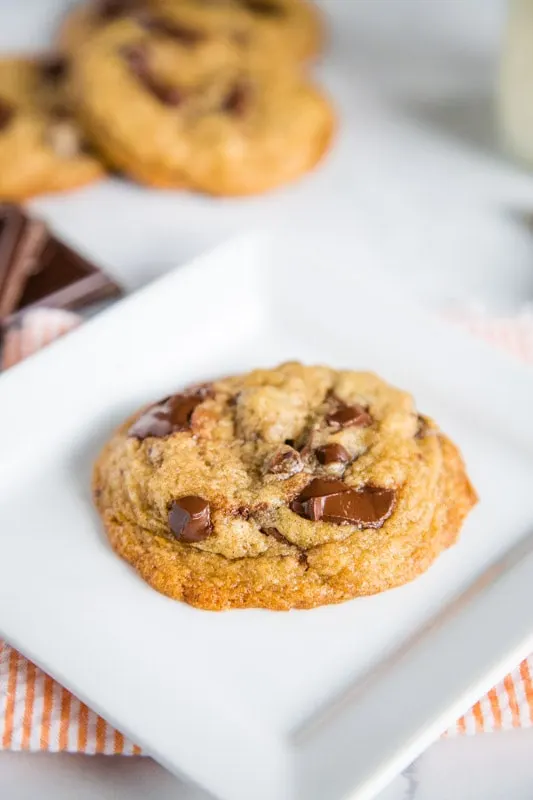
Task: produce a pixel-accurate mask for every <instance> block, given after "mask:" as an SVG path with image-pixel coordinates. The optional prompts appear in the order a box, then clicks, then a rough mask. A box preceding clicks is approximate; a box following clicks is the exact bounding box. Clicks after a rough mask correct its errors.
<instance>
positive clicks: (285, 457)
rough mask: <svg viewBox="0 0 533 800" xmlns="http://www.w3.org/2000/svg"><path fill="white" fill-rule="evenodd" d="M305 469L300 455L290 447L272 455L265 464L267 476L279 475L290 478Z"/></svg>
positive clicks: (280, 449)
mask: <svg viewBox="0 0 533 800" xmlns="http://www.w3.org/2000/svg"><path fill="white" fill-rule="evenodd" d="M302 469H303V464H302V459H301V458H300V454H299V453H297V452H296V450H293V449H292V448H290V447H285V448H284V447H280V448H279V449H278V450H276V451H275V452H274V453H272V454H271V455H270V456H269V457H268V458H267V460H266V462H265V467H264V471H265V474H268V473H271V474H272V475H279V476H280V477H284V478H290V477H291V476H292V475H296V473H298V472H301V471H302Z"/></svg>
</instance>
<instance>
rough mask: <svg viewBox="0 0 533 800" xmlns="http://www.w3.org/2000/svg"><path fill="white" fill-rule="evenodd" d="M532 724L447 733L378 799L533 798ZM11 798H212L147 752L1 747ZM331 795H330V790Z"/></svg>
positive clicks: (0, 782)
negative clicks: (40, 751)
mask: <svg viewBox="0 0 533 800" xmlns="http://www.w3.org/2000/svg"><path fill="white" fill-rule="evenodd" d="M532 748H533V730H528V731H512V732H509V733H505V734H503V733H502V734H489V735H485V736H481V737H479V736H478V737H471V738H470V737H469V738H466V737H464V738H461V739H451V740H442V741H439V742H436V743H435V744H434V745H433V746H432V747H430V748H429V749H428V750H427V751H426V752H425V753H423V754H422V755H421V756H420V757H419V758H418V759H417V760H416V761H415V762H414V763H413V764H412V765H411V766H410V767H409V768H408V769H407V770H406V771H405V772H404V773H403V775H399V776H398V777H397V778H396V779H395V780H394V781H393V782H392V783H391V784H390V786H389V787H388V788H387V789H386V790H385V791H383V792H381V794H380V795H379V797H378V798H377V799H376V800H531V797H533V759H531V751H532ZM0 795H1V796H2V798H5V800H37V798H38V799H39V800H73V798H76V800H146V798H150V800H212V798H209V797H208V795H206V794H205V793H204V792H202V791H200V790H198V789H195V788H192V787H189V786H186V785H185V784H183V783H181V782H180V781H178V780H177V779H175V778H173V777H172V776H171V775H170V774H169V773H168V772H166V771H165V770H164V769H163V768H162V767H160V766H159V765H158V764H156V763H155V762H153V761H152V760H151V759H147V758H121V757H117V758H114V757H109V756H93V757H88V756H69V755H28V754H21V753H9V754H7V753H4V754H0ZM324 800H327V798H324Z"/></svg>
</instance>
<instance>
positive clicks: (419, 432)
mask: <svg viewBox="0 0 533 800" xmlns="http://www.w3.org/2000/svg"><path fill="white" fill-rule="evenodd" d="M428 427H429V426H428V423H427V419H426V418H425V417H423V416H422V414H418V416H417V427H416V433H415V439H423V438H424V436H425V435H426V434H427V432H428Z"/></svg>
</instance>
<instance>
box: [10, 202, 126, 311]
mask: <svg viewBox="0 0 533 800" xmlns="http://www.w3.org/2000/svg"><path fill="white" fill-rule="evenodd" d="M121 293H122V290H121V288H120V286H119V285H118V284H117V283H115V281H113V280H111V278H109V277H108V276H107V275H105V274H104V273H103V272H102V271H101V270H100V269H98V268H97V267H95V266H94V265H93V264H91V263H90V262H89V261H87V260H86V259H85V258H84V257H83V256H81V255H80V254H79V253H77V252H75V251H74V250H72V248H70V247H68V246H67V245H66V244H64V243H63V242H61V241H59V240H58V239H56V237H55V236H54V235H53V234H52V233H51V232H50V231H49V230H48V228H47V226H46V225H45V224H44V223H43V222H41V221H40V220H34V219H31V218H30V217H28V216H27V215H26V214H24V212H23V211H21V209H20V208H17V207H16V206H12V205H4V206H0V318H5V317H8V316H12V315H13V314H16V313H18V312H20V311H23V310H26V309H28V308H35V307H38V306H46V307H49V308H64V309H68V310H78V309H81V308H84V307H86V306H89V305H92V304H94V303H97V302H101V301H103V300H107V299H109V298H112V297H117V296H119V295H120V294H121Z"/></svg>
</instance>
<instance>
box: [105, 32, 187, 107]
mask: <svg viewBox="0 0 533 800" xmlns="http://www.w3.org/2000/svg"><path fill="white" fill-rule="evenodd" d="M120 52H121V55H122V57H123V58H124V59H125V60H126V62H127V64H128V66H129V68H130V70H131V72H132V73H133V75H135V77H136V78H138V79H139V81H140V82H141V83H142V85H143V86H144V88H145V89H148V91H149V92H150V94H152V95H153V96H154V97H156V98H157V100H159V102H160V103H163V105H165V106H174V107H176V106H179V105H181V102H182V101H183V92H182V90H181V89H178V87H177V86H171V85H170V84H169V83H165V82H163V81H161V80H159V78H157V77H156V76H155V75H153V73H152V72H151V70H150V65H149V63H148V53H147V50H146V48H145V47H143V45H142V44H137V45H128V46H127V47H123V48H121V50H120Z"/></svg>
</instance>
